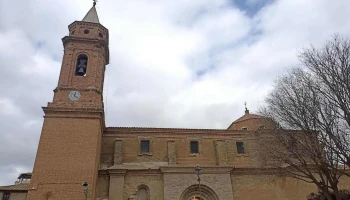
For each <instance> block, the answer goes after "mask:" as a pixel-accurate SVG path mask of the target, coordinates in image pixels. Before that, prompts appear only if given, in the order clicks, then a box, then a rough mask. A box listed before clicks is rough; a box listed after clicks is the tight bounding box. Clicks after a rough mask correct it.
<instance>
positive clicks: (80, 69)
mask: <svg viewBox="0 0 350 200" xmlns="http://www.w3.org/2000/svg"><path fill="white" fill-rule="evenodd" d="M87 64H88V57H87V56H86V55H79V56H78V59H77V64H76V68H75V75H76V76H85V75H86V70H87Z"/></svg>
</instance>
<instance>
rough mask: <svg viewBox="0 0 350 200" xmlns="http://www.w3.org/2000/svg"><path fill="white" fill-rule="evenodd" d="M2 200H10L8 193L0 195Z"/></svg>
mask: <svg viewBox="0 0 350 200" xmlns="http://www.w3.org/2000/svg"><path fill="white" fill-rule="evenodd" d="M2 200H10V193H8V192H5V193H4V195H3V196H2Z"/></svg>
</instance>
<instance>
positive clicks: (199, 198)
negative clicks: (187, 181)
mask: <svg viewBox="0 0 350 200" xmlns="http://www.w3.org/2000/svg"><path fill="white" fill-rule="evenodd" d="M180 200H219V198H218V196H217V195H216V194H215V192H214V190H212V189H211V188H209V187H208V186H206V185H201V190H200V191H199V186H198V185H192V186H190V187H188V188H187V189H186V190H185V191H184V192H183V193H182V195H181V198H180Z"/></svg>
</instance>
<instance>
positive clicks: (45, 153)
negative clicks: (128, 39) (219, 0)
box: [27, 5, 317, 200]
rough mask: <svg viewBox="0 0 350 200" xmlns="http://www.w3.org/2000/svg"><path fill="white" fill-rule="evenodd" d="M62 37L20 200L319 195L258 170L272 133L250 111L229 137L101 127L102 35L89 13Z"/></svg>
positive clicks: (105, 45)
mask: <svg viewBox="0 0 350 200" xmlns="http://www.w3.org/2000/svg"><path fill="white" fill-rule="evenodd" d="M68 28H69V35H68V36H66V37H64V38H63V39H62V41H63V46H64V56H63V61H62V67H61V72H60V75H59V81H58V85H57V88H56V89H55V90H54V97H53V101H52V102H50V103H48V105H47V106H46V107H44V108H43V110H44V113H45V116H44V123H43V128H42V133H41V137H40V142H39V146H38V151H37V156H36V160H35V164H34V169H33V175H32V179H31V182H30V187H29V191H28V196H27V200H53V199H64V200H84V199H89V200H97V199H99V200H107V199H108V200H130V199H133V200H190V199H203V200H227V199H230V200H232V199H234V200H251V199H258V200H267V199H268V200H274V199H276V200H294V199H295V200H297V199H305V198H306V196H307V195H308V194H309V193H310V192H317V189H316V188H315V187H314V186H313V185H311V184H306V183H305V182H302V181H298V180H296V179H293V178H291V177H286V176H283V175H281V174H280V173H278V171H276V170H275V169H269V168H265V167H264V166H262V164H261V163H260V162H259V161H258V158H257V154H256V152H257V151H258V149H259V147H258V139H259V135H261V134H263V133H264V132H268V131H269V130H270V129H273V128H274V124H273V123H272V122H271V121H269V120H268V119H266V118H264V117H261V116H259V115H254V114H250V113H249V111H248V110H246V113H245V114H244V115H243V116H242V117H241V118H239V119H237V120H236V121H234V122H233V123H232V124H231V125H230V126H229V127H228V128H227V129H177V128H136V127H106V126H105V116H104V105H103V95H102V93H103V84H104V77H105V69H106V66H107V65H108V63H109V32H108V29H107V28H106V27H104V26H103V25H101V24H100V23H99V19H98V16H97V12H96V8H95V5H94V6H93V7H92V8H91V9H90V11H89V12H88V13H87V15H86V16H85V17H84V19H83V20H82V21H75V22H73V23H72V24H70V25H69V27H68ZM83 183H84V184H83ZM82 184H83V185H82Z"/></svg>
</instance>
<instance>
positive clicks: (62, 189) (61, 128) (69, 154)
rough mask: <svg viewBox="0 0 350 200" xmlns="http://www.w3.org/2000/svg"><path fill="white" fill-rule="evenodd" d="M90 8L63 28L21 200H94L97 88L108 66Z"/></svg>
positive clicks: (99, 127) (103, 38)
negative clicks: (56, 71)
mask: <svg viewBox="0 0 350 200" xmlns="http://www.w3.org/2000/svg"><path fill="white" fill-rule="evenodd" d="M95 5H96V2H95V1H94V4H93V7H92V8H91V9H90V10H89V12H88V13H87V14H86V16H85V17H84V18H83V20H82V21H75V22H73V23H72V24H70V25H69V26H68V28H69V35H68V36H65V37H64V38H62V42H63V47H64V55H63V60H62V66H61V72H60V76H59V80H58V85H57V87H56V88H55V89H54V97H53V101H52V102H49V103H48V105H47V107H44V108H43V110H44V113H45V116H44V123H43V128H42V132H41V136H40V141H39V146H38V151H37V155H36V159H35V163H34V169H33V176H32V180H31V183H30V190H29V192H28V196H27V200H40V199H43V200H47V199H65V200H84V199H85V195H84V191H83V187H82V183H85V182H86V183H87V184H88V191H87V196H86V197H87V199H89V200H90V199H96V184H97V177H98V168H99V162H100V153H101V150H100V149H101V138H102V133H103V129H104V127H105V124H104V110H103V83H104V75H105V68H106V65H107V64H108V63H109V47H108V44H109V41H108V38H109V35H108V29H106V28H105V27H104V26H102V25H101V24H100V22H99V19H98V15H97V11H96V7H95Z"/></svg>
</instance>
